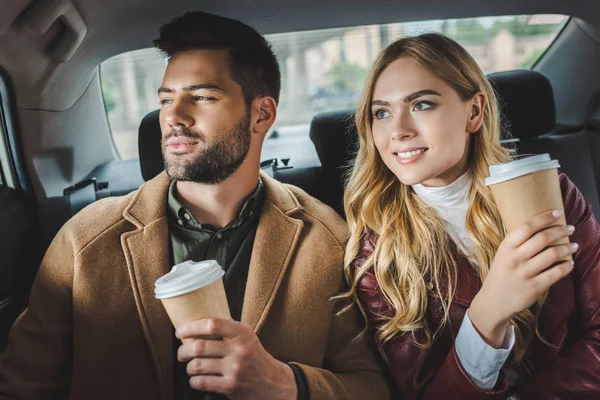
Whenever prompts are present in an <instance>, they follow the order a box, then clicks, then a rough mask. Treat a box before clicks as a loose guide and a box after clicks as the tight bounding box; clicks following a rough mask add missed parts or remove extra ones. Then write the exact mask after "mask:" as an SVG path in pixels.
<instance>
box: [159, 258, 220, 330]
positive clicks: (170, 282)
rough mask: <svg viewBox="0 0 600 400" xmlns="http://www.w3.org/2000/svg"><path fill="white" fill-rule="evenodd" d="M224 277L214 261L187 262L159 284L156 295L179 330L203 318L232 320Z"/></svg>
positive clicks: (175, 267)
mask: <svg viewBox="0 0 600 400" xmlns="http://www.w3.org/2000/svg"><path fill="white" fill-rule="evenodd" d="M223 275H225V271H223V269H222V268H221V266H220V265H219V264H218V263H217V262H216V261H214V260H210V261H201V262H194V261H185V262H183V263H181V264H177V265H175V266H174V267H173V268H172V269H171V271H170V272H169V273H168V274H166V275H164V276H162V277H161V278H159V279H158V280H157V281H156V282H155V284H154V294H155V296H156V298H157V299H160V300H161V302H162V304H163V306H164V307H165V310H166V311H167V314H169V318H170V319H171V322H172V323H173V326H174V327H175V328H178V327H179V326H181V324H184V323H187V322H191V321H195V320H198V319H202V318H209V317H212V318H223V319H231V314H230V313H229V305H228V304H227V297H226V295H225V288H224V286H223V279H222V278H223Z"/></svg>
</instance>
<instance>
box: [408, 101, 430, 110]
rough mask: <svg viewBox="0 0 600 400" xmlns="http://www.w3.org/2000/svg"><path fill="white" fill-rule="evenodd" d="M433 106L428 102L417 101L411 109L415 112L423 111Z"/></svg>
mask: <svg viewBox="0 0 600 400" xmlns="http://www.w3.org/2000/svg"><path fill="white" fill-rule="evenodd" d="M433 106H434V104H433V103H432V102H430V101H419V102H417V103H415V105H414V107H413V109H414V110H415V111H425V110H428V109H430V108H431V107H433Z"/></svg>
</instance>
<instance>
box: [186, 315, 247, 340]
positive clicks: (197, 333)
mask: <svg viewBox="0 0 600 400" xmlns="http://www.w3.org/2000/svg"><path fill="white" fill-rule="evenodd" d="M245 329H247V326H246V325H243V324H241V323H239V322H236V321H232V320H228V319H219V318H203V319H199V320H196V321H192V322H188V323H187V324H183V325H181V326H180V327H179V328H178V329H177V331H176V332H175V334H176V335H177V337H178V338H179V339H185V338H189V337H205V338H207V337H208V338H211V337H212V338H228V337H233V336H237V335H238V334H240V333H241V332H243V331H244V330H245Z"/></svg>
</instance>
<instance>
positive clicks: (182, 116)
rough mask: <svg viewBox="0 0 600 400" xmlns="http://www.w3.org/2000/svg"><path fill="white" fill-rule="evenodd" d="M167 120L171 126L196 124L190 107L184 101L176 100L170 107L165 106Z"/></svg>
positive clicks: (186, 126)
mask: <svg viewBox="0 0 600 400" xmlns="http://www.w3.org/2000/svg"><path fill="white" fill-rule="evenodd" d="M161 112H164V115H165V122H166V123H167V124H168V125H169V127H181V128H189V127H191V126H192V125H194V117H193V116H192V114H191V113H190V111H189V107H188V106H187V105H186V104H185V103H184V102H182V101H175V102H174V103H172V104H171V106H170V107H166V108H163V109H162V110H161Z"/></svg>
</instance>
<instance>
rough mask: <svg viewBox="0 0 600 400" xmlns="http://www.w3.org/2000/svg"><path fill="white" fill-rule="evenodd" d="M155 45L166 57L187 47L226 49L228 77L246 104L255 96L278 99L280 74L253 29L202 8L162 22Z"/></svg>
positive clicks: (273, 56) (264, 40)
mask: <svg viewBox="0 0 600 400" xmlns="http://www.w3.org/2000/svg"><path fill="white" fill-rule="evenodd" d="M159 35H160V36H159V38H158V39H156V40H154V46H155V47H156V48H157V49H159V50H160V51H162V52H163V53H164V54H165V55H166V56H167V57H169V58H170V57H172V56H173V55H174V54H176V53H179V52H183V51H189V50H229V63H230V68H231V78H232V79H233V80H234V81H235V82H236V83H237V84H238V85H240V86H241V87H242V94H243V95H244V100H245V101H246V104H247V105H249V104H250V103H251V102H252V100H254V99H255V98H256V97H261V96H271V97H273V98H274V99H275V102H277V103H278V102H279V92H280V90H281V73H280V71H279V64H278V63H277V57H276V56H275V54H274V53H273V50H272V49H271V45H270V44H269V42H267V41H266V39H265V38H264V37H262V36H261V35H260V33H258V32H257V31H256V30H255V29H254V28H252V27H250V26H248V25H246V24H244V23H242V22H240V21H236V20H233V19H229V18H225V17H221V16H218V15H213V14H208V13H205V12H201V11H196V12H187V13H185V14H184V15H182V16H181V17H176V18H174V19H173V20H172V21H171V22H169V23H167V24H165V25H163V26H162V27H161V28H160V31H159Z"/></svg>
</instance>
